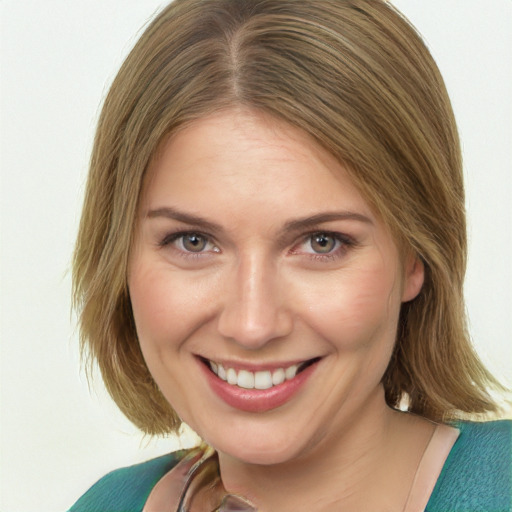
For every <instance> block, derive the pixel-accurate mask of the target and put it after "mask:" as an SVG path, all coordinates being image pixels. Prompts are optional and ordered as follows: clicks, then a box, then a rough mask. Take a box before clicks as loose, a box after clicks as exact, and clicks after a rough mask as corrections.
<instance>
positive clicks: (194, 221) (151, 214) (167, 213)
mask: <svg viewBox="0 0 512 512" xmlns="http://www.w3.org/2000/svg"><path fill="white" fill-rule="evenodd" d="M146 217H147V218H148V219H154V218H158V217H165V218H167V219H173V220H177V221H179V222H183V223H184V224H190V225H192V226H197V227H200V228H203V229H205V230H208V231H217V232H218V231H223V228H222V226H221V225H220V224H216V223H215V222H211V221H209V220H206V219H204V218H203V217H200V216H199V215H194V214H191V213H185V212H181V211H179V210H176V209H174V208H169V207H164V208H156V209H155V210H149V211H148V213H147V215H146Z"/></svg>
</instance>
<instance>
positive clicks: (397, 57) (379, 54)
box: [74, 0, 499, 434]
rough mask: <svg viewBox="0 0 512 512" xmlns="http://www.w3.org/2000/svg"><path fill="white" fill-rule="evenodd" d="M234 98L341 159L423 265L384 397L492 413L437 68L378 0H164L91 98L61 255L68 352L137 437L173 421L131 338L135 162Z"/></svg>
mask: <svg viewBox="0 0 512 512" xmlns="http://www.w3.org/2000/svg"><path fill="white" fill-rule="evenodd" d="M233 106H247V107H249V108H252V109H258V110H260V111H263V112H265V113H267V114H270V115H272V116H274V117H276V118H279V119H281V120H284V121H286V122H288V123H289V124H291V125H294V126H297V127H299V128H301V129H302V130H304V131H305V132H307V133H308V134H309V135H310V136H312V137H313V138H314V139H315V140H316V141H317V142H318V143H320V144H321V145H322V146H323V147H324V148H326V149H327V150H328V151H330V152H331V153H332V154H333V155H335V156H336V157H337V158H338V159H339V160H340V161H342V162H343V163H344V164H345V166H346V167H347V168H348V171H349V173H350V176H351V178H352V180H353V181H354V183H355V184H356V186H357V187H358V188H359V190H360V191H361V193H362V194H363V196H364V197H365V199H366V200H367V201H368V202H369V203H370V204H371V205H372V206H373V207H374V209H375V210H376V211H377V212H378V214H379V215H380V216H381V217H382V218H383V219H384V221H385V223H386V224H387V225H388V226H389V227H390V229H391V230H392V232H393V234H394V236H395V238H396V240H397V242H398V243H399V244H400V245H401V246H402V247H407V248H409V249H412V250H413V251H415V252H416V253H417V254H418V255H419V257H420V258H421V259H422V260H423V262H424V265H425V272H426V276H425V283H424V286H423V288H422V291H421V292H420V294H419V296H418V297H417V298H416V299H415V300H413V301H412V302H410V303H407V304H404V305H403V308H402V312H401V317H400V325H399V328H398V335H397V342H396V348H395V351H394V354H393V357H392V359H391V361H390V364H389V367H388V369H387V371H386V373H385V375H384V378H383V383H384V387H385V392H386V400H387V402H388V404H389V405H391V406H394V407H396V406H398V404H399V403H400V401H401V400H402V399H404V397H407V398H408V402H409V410H411V411H413V412H416V413H418V414H421V415H424V416H426V417H428V418H431V419H434V420H444V421H448V420H451V419H454V418H464V417H468V415H470V414H473V413H485V412H489V411H496V409H497V406H496V404H495V403H494V402H493V400H492V399H491V398H490V396H489V394H488V389H490V388H493V387H495V388H499V384H498V383H497V382H496V381H495V380H494V379H493V377H492V376H491V375H490V374H489V373H488V372H487V370H486V369H485V368H484V367H483V365H482V363H481V362H480V361H479V359H478V357H477V356H476V354H475V353H474V351H473V348H472V346H471V344H470V341H469V337H468V332H467V329H466V318H465V309H464V302H463V279H464V273H465V266H466V228H465V211H464V190H463V183H462V169H461V167H462V164H461V155H460V148H459V140H458V135H457V129H456V126H455V121H454V117H453V113H452V110H451V106H450V101H449V99H448V96H447V93H446V90H445V86H444V83H443V80H442V78H441V76H440V74H439V71H438V69H437V66H436V65H435V63H434V61H433V59H432V57H431V55H430V54H429V52H428V50H427V49H426V47H425V45H424V44H423V42H422V40H421V38H420V37H419V36H418V34H417V33H416V31H415V30H414V29H413V28H412V27H411V25H410V24H409V23H408V22H407V21H406V20H405V19H404V18H403V17H402V16H401V15H400V14H399V13H398V12H397V11H395V10H394V9H393V7H392V6H391V5H389V4H388V3H387V2H385V1H382V0H295V1H294V0H175V1H174V2H173V3H172V4H170V5H169V6H168V7H167V8H165V9H164V10H163V11H162V12H161V13H160V14H159V15H158V16H157V17H156V19H155V20H154V21H153V22H152V23H151V24H150V26H149V27H148V28H147V30H146V31H145V33H144V34H143V35H142V37H141V38H140V40H139V41H138V43H137V44H136V45H135V47H134V49H133V50H132V51H131V53H130V55H129V56H128V58H127V59H126V61H125V63H124V64H123V66H122V68H121V70H120V71H119V73H118V75H117V77H116V78H115V80H114V82H113V84H112V87H111V89H110V92H109V93H108V96H107V98H106V100H105V103H104V106H103V110H102V113H101V117H100V120H99V124H98V129H97V133H96V139H95V144H94V149H93V153H92V158H91V166H90V174H89V179H88V183H87V190H86V197H85V204H84V209H83V215H82V220H81V224H80V230H79V235H78V241H77V246H76V251H75V256H74V297H75V306H76V307H77V308H78V309H79V311H80V333H81V343H82V348H83V349H86V350H87V352H88V353H89V354H90V356H92V359H93V360H96V361H97V362H98V364H99V368H100V370H101V373H102V376H103V379H104V381H105V384H106V386H107V389H108V391H109V392H110V394H111V395H112V397H113V398H114V400H115V401H116V403H117V404H118V406H119V407H120V408H121V410H122V411H123V412H124V413H125V414H126V416H127V417H128V418H129V419H130V420H131V421H133V422H134V423H135V424H136V425H137V426H139V427H140V428H141V429H142V430H144V431H145V432H147V433H150V434H156V433H164V432H171V431H173V430H176V429H177V428H178V426H179V425H180V420H179V418H178V417H177V415H176V413H175V412H174V411H173V410H172V408H171V406H170V405H169V404H168V403H167V401H166V400H165V398H164V397H163V395H162V394H161V393H160V391H159V390H158V388H157V386H156V384H155V383H154V381H153V379H152V377H151V375H150V373H149V371H148V369H147V367H146V364H145V362H144V359H143V356H142V354H141V351H140V348H139V344H138V341H137V334H136V330H135V326H134V321H133V316H132V312H131V306H130V298H129V294H128V289H127V283H126V280H127V279H126V276H127V263H128V258H129V252H130V248H131V245H132V238H133V232H134V225H135V218H136V211H137V205H138V200H139V194H140V191H141V187H142V181H143V177H144V173H145V171H146V169H147V168H148V165H149V163H150V161H151V159H152V157H153V156H154V155H155V152H156V150H157V148H158V146H159V144H160V143H161V142H162V141H163V140H164V139H165V138H166V137H168V136H170V135H171V134H172V133H174V132H175V131H176V130H177V129H179V128H180V127H182V126H184V125H185V124H187V123H190V122H192V121H194V120H196V119H199V118H201V117H204V116H206V115H209V114H212V113H214V112H217V111H220V110H223V109H227V108H230V107H233Z"/></svg>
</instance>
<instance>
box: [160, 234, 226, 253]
mask: <svg viewBox="0 0 512 512" xmlns="http://www.w3.org/2000/svg"><path fill="white" fill-rule="evenodd" d="M168 245H173V246H174V247H175V248H176V249H178V251H181V252H183V253H185V254H201V253H204V252H220V251H219V248H218V247H217V246H216V245H215V244H214V243H213V241H212V240H211V239H210V237H208V236H207V235H203V234H202V233H197V232H186V233H183V232H181V233H173V234H171V235H168V236H166V237H165V238H164V239H163V240H162V242H161V243H160V246H162V247H164V246H168Z"/></svg>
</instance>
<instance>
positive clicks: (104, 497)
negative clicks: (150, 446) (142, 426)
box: [69, 450, 187, 512]
mask: <svg viewBox="0 0 512 512" xmlns="http://www.w3.org/2000/svg"><path fill="white" fill-rule="evenodd" d="M186 453H187V451H185V450H182V451H178V452H174V453H170V454H167V455H163V456H162V457H158V458H156V459H152V460H149V461H147V462H143V463H141V464H136V465H134V466H129V467H126V468H121V469H116V470H115V471H112V472H110V473H108V474H107V475H105V476H104V477H103V478H101V479H100V480H99V481H98V482H96V483H95V484H94V485H93V486H92V487H91V488H90V489H89V490H88V491H87V492H86V493H85V494H84V495H83V496H82V497H81V498H80V499H79V500H78V501H77V502H76V503H75V504H74V505H73V506H72V507H71V508H70V510H69V512H118V511H123V512H140V511H141V510H142V509H143V508H144V504H145V503H146V500H147V498H148V496H149V494H150V492H151V490H152V489H153V487H154V486H155V485H156V483H157V482H158V481H159V480H160V479H161V478H162V477H163V476H164V475H165V474H166V473H167V472H168V471H170V470H171V469H172V468H173V467H174V466H175V465H176V464H177V463H178V462H179V461H180V460H181V459H182V458H183V457H184V456H185V455H186Z"/></svg>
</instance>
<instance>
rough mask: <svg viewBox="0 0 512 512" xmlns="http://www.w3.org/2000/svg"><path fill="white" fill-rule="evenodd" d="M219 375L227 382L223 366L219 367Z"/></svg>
mask: <svg viewBox="0 0 512 512" xmlns="http://www.w3.org/2000/svg"><path fill="white" fill-rule="evenodd" d="M217 375H218V376H219V377H220V378H221V379H222V380H226V379H227V375H226V370H224V366H222V365H221V364H219V365H218V373H217Z"/></svg>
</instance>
